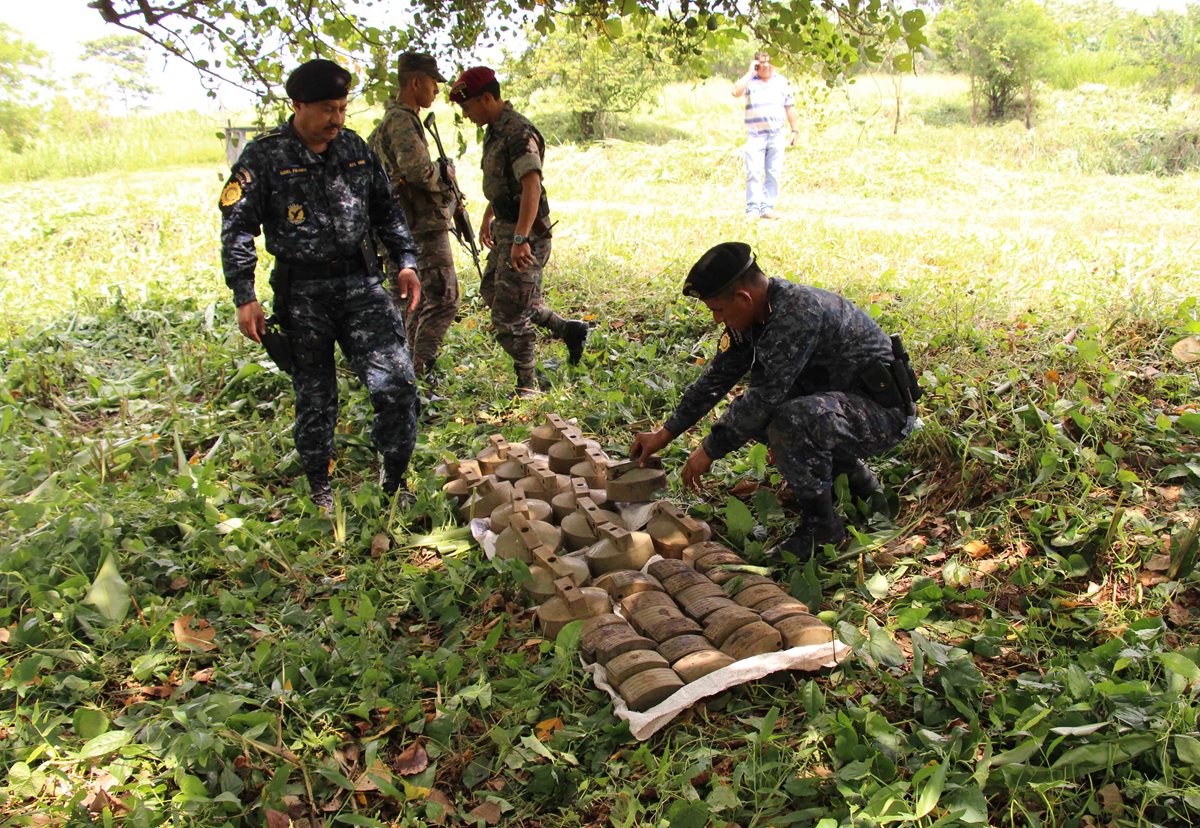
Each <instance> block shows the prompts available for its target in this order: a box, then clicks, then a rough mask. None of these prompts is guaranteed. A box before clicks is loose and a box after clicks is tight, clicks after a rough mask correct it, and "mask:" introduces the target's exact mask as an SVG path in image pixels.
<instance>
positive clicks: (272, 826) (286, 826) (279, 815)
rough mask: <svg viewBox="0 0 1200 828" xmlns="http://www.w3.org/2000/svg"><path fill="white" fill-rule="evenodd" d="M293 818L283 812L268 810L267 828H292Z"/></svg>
mask: <svg viewBox="0 0 1200 828" xmlns="http://www.w3.org/2000/svg"><path fill="white" fill-rule="evenodd" d="M291 824H292V818H291V817H290V816H288V815H287V814H285V813H284V812H283V811H273V810H271V809H270V808H267V828H290V827H291Z"/></svg>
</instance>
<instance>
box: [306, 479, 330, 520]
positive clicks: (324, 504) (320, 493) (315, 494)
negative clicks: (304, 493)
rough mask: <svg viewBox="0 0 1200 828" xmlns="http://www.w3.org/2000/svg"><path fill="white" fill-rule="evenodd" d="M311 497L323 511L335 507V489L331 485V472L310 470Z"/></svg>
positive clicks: (309, 486)
mask: <svg viewBox="0 0 1200 828" xmlns="http://www.w3.org/2000/svg"><path fill="white" fill-rule="evenodd" d="M306 476H307V477H308V489H309V498H310V499H311V500H312V502H313V505H314V506H316V507H317V508H318V509H320V510H321V511H322V512H328V511H329V510H330V509H332V508H333V489H332V488H331V487H330V485H329V472H326V471H319V472H308V473H307V475H306Z"/></svg>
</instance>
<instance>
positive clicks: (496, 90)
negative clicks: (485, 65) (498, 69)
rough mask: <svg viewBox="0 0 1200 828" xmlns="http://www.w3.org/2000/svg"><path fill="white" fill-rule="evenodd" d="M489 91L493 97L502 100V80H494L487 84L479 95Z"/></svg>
mask: <svg viewBox="0 0 1200 828" xmlns="http://www.w3.org/2000/svg"><path fill="white" fill-rule="evenodd" d="M488 92H491V93H492V97H493V98H495V99H496V100H500V81H498V80H494V81H491V82H490V83H487V84H485V85H484V87H483V89H482V90H480V92H479V95H486V94H487V93H488ZM479 95H476V96H475V97H479Z"/></svg>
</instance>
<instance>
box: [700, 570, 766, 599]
mask: <svg viewBox="0 0 1200 828" xmlns="http://www.w3.org/2000/svg"><path fill="white" fill-rule="evenodd" d="M705 577H707V578H708V579H709V580H710V581H712V582H713V583H714V584H720V585H721V586H722V588H724V590H725V591H726V592H728V593H729V594H730V595H737V594H738V593H739V592H741V591H742V590H743V589H747V588H748V587H752V586H754V585H755V584H773V583H775V582H774V581H772V580H771V579H770V578H768V577H767V576H766V575H755V574H754V573H752V572H738V568H737V567H734V568H732V569H710V570H709V571H708V572H707V573H705Z"/></svg>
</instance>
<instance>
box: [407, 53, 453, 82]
mask: <svg viewBox="0 0 1200 828" xmlns="http://www.w3.org/2000/svg"><path fill="white" fill-rule="evenodd" d="M396 69H397V71H398V72H399V73H400V74H402V75H403V74H404V73H405V72H424V73H425V74H426V75H429V77H431V78H433V79H434V80H435V81H437V82H438V83H445V82H446V79H445V78H444V77H442V73H441V72H439V71H438V67H437V60H435V59H434V57H433V55H429V54H426V53H425V52H405V53H404V54H402V55H401V56H400V60H398V61H397V62H396Z"/></svg>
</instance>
